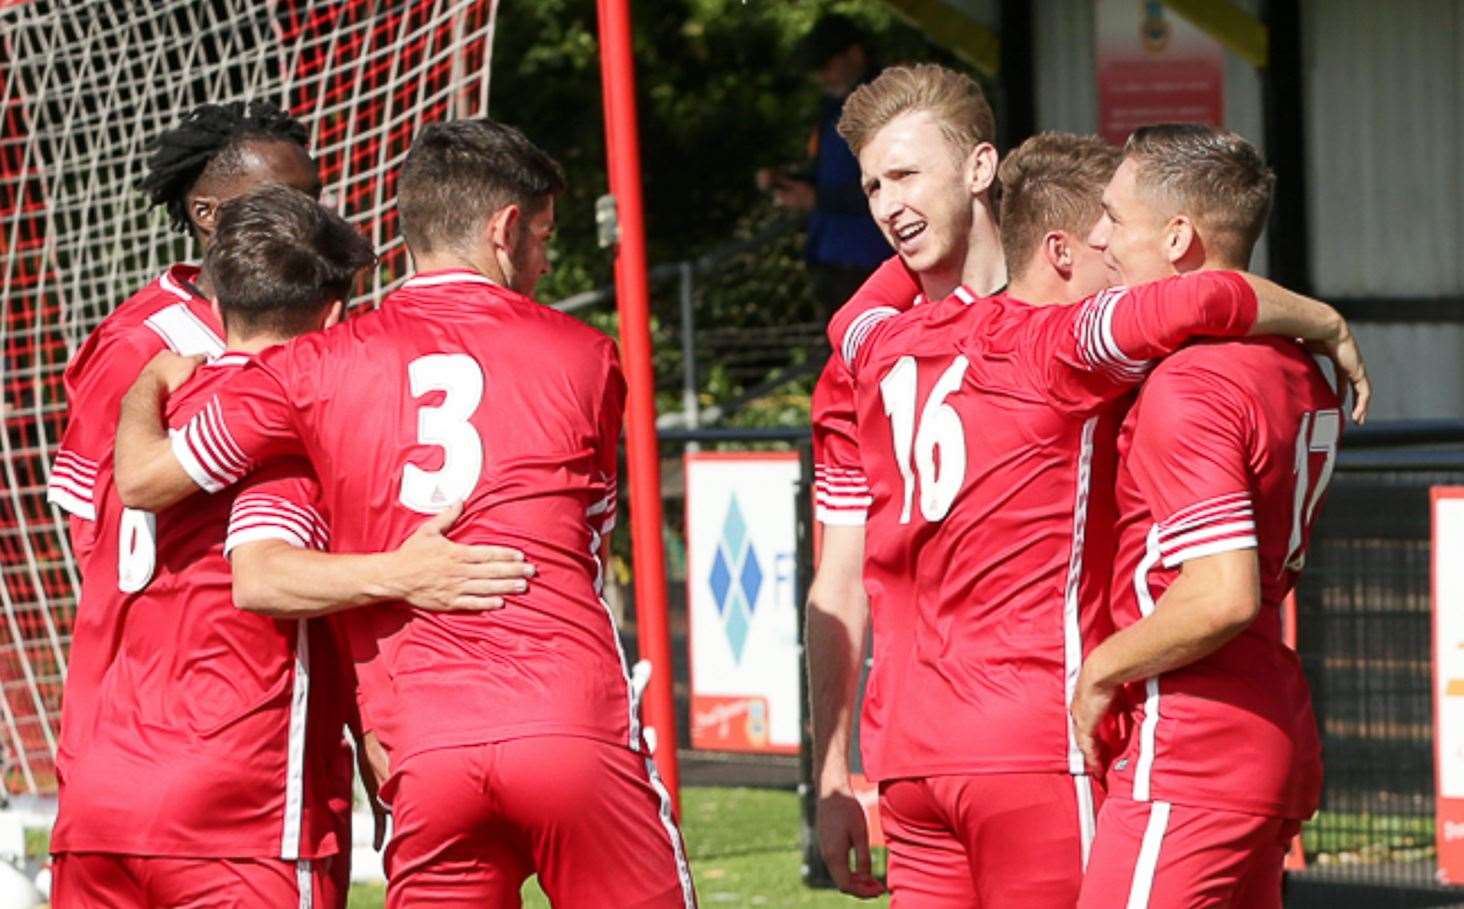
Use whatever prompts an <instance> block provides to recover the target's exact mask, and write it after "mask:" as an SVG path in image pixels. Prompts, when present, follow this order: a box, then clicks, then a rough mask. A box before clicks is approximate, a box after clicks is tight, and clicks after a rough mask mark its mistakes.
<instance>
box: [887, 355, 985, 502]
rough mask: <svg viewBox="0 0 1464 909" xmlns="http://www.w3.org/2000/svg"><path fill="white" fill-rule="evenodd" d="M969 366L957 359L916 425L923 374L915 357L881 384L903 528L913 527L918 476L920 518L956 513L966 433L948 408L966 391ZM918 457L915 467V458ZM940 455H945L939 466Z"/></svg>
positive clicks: (933, 391)
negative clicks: (956, 395) (950, 400)
mask: <svg viewBox="0 0 1464 909" xmlns="http://www.w3.org/2000/svg"><path fill="white" fill-rule="evenodd" d="M967 365H969V361H968V360H967V359H966V358H965V357H956V358H955V360H953V361H952V362H951V365H950V366H948V367H946V370H945V372H943V373H941V374H940V378H939V379H937V380H936V382H935V387H934V388H932V389H931V390H930V397H928V398H926V399H925V406H924V407H923V408H922V409H921V411H920V421H919V423H918V424H917V423H916V421H915V408H916V405H917V403H918V402H917V401H916V399H915V398H916V394H917V392H918V390H919V388H918V384H919V378H920V375H919V369H918V367H917V366H916V364H915V358H914V357H901V358H900V359H899V360H897V361H895V365H894V366H893V367H892V368H891V369H890V371H889V372H887V373H885V377H884V378H883V379H881V380H880V383H879V393H880V397H881V398H883V399H884V407H885V414H886V415H888V416H889V418H890V431H891V434H892V435H893V437H894V443H895V464H896V466H898V467H899V468H900V477H901V479H902V480H903V481H904V488H905V495H904V505H903V507H901V509H900V523H901V524H908V523H910V512H911V508H912V505H913V503H914V499H915V476H916V474H919V476H920V514H922V515H923V516H924V517H925V520H927V521H939V520H941V519H942V518H944V517H945V516H946V514H947V513H948V512H949V511H950V510H951V505H952V504H953V503H954V502H955V501H956V494H957V493H959V492H960V491H961V484H962V483H963V482H964V481H965V479H966V429H965V427H964V426H962V425H961V415H960V414H958V413H956V409H955V408H954V407H952V406H951V405H949V404H947V403H946V398H948V397H950V396H951V395H952V394H954V393H955V392H956V391H957V390H958V389H960V387H961V380H962V379H963V378H965V375H966V367H967ZM912 450H913V453H914V455H915V464H914V467H913V468H912V467H911V464H910V455H911V453H912ZM936 451H939V452H940V459H939V461H937V460H936Z"/></svg>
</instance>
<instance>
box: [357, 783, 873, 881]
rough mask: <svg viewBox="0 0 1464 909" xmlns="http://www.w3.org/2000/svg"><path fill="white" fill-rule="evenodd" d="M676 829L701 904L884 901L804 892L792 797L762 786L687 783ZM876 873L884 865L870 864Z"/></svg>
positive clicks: (795, 812) (797, 831) (797, 828)
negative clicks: (679, 827)
mask: <svg viewBox="0 0 1464 909" xmlns="http://www.w3.org/2000/svg"><path fill="white" fill-rule="evenodd" d="M681 808H682V814H683V816H684V823H683V824H682V830H683V832H684V834H685V835H686V844H687V851H688V853H689V857H690V859H691V871H692V874H693V876H694V877H695V878H696V890H697V896H698V897H699V898H700V902H701V905H702V906H703V907H704V909H717V907H724V906H725V907H728V909H736V907H742V906H768V907H776V909H781V907H784V906H814V907H836V906H838V907H845V909H849V907H853V906H856V905H858V906H887V905H889V903H888V900H885V899H881V900H872V901H869V902H858V901H856V900H854V899H853V898H852V897H847V896H844V895H843V894H840V893H837V892H835V891H831V890H810V889H809V888H807V887H805V886H804V885H803V879H802V873H801V871H800V863H801V855H802V851H801V849H800V848H799V844H798V833H799V823H798V797H797V796H796V795H794V794H793V793H791V792H777V791H769V790H764V789H720V788H718V789H711V788H687V789H684V790H682V793H681ZM876 870H880V871H882V870H883V869H882V868H880V869H876ZM384 899H385V890H384V888H382V887H368V886H357V887H353V888H352V889H351V901H350V905H351V907H352V909H377V907H380V906H382V905H383V900H384ZM524 905H525V906H526V907H535V909H538V907H544V906H548V905H549V901H548V900H547V899H545V898H544V895H543V893H542V892H541V891H540V890H539V887H538V884H537V883H536V882H535V881H533V880H530V881H529V883H528V884H527V885H526V886H525V887H524Z"/></svg>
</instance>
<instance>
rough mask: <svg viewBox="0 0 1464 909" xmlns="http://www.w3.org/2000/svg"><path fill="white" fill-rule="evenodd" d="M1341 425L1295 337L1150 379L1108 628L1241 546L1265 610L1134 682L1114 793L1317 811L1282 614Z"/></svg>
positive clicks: (1213, 346) (1121, 498)
mask: <svg viewBox="0 0 1464 909" xmlns="http://www.w3.org/2000/svg"><path fill="white" fill-rule="evenodd" d="M1341 427H1342V414H1341V411H1340V409H1339V402H1338V400H1337V396H1336V394H1335V393H1334V392H1333V391H1332V388H1331V386H1330V385H1328V384H1327V381H1326V379H1325V378H1324V377H1323V375H1322V373H1321V370H1320V369H1318V367H1317V365H1316V363H1315V362H1314V361H1313V360H1312V358H1311V357H1310V356H1309V355H1307V353H1306V352H1305V351H1304V350H1303V349H1302V348H1301V346H1300V345H1299V344H1297V343H1296V342H1294V341H1289V340H1285V339H1275V338H1252V339H1248V340H1246V341H1228V342H1206V343H1201V344H1195V345H1193V346H1191V347H1188V348H1186V349H1185V350H1182V351H1180V352H1179V353H1177V354H1175V355H1174V356H1172V357H1170V358H1168V359H1166V360H1165V361H1164V362H1163V363H1162V364H1160V365H1159V367H1158V368H1157V369H1156V370H1155V371H1154V374H1153V375H1152V376H1151V377H1150V378H1149V379H1148V381H1147V382H1145V384H1144V387H1143V390H1142V391H1141V392H1140V393H1139V397H1138V401H1137V403H1136V404H1135V405H1134V407H1133V410H1132V411H1131V412H1130V413H1129V415H1128V417H1127V419H1126V420H1125V421H1124V424H1123V429H1122V432H1121V435H1120V437H1119V452H1120V456H1121V459H1122V461H1121V466H1120V469H1119V475H1118V486H1117V495H1118V505H1119V511H1120V517H1119V549H1118V559H1117V562H1116V563H1115V566H1114V576H1113V595H1112V599H1111V603H1112V608H1113V614H1114V621H1115V623H1116V625H1117V626H1118V627H1120V628H1123V627H1127V626H1129V625H1132V624H1133V623H1135V622H1137V621H1138V620H1139V619H1140V617H1141V616H1145V615H1148V614H1149V613H1151V612H1153V610H1154V609H1155V605H1156V603H1157V602H1158V601H1159V599H1160V597H1161V596H1162V595H1163V594H1164V591H1165V590H1167V589H1168V588H1169V586H1170V584H1172V583H1173V582H1174V580H1175V579H1176V578H1177V577H1178V576H1179V571H1180V568H1181V566H1182V565H1183V564H1184V563H1185V562H1186V561H1188V560H1189V559H1193V558H1199V557H1202V556H1206V555H1212V554H1216V553H1220V552H1225V551H1229V550H1237V549H1254V550H1255V551H1256V556H1257V559H1258V561H1259V566H1260V580H1261V610H1260V614H1259V615H1257V616H1256V618H1255V620H1254V621H1253V622H1252V623H1251V624H1250V626H1249V627H1248V628H1246V629H1245V630H1244V631H1242V632H1241V633H1240V635H1238V636H1237V637H1235V638H1233V639H1232V640H1231V641H1229V642H1228V643H1226V644H1225V645H1224V646H1223V647H1221V648H1220V649H1219V650H1217V651H1215V652H1214V653H1212V654H1210V655H1209V656H1207V657H1205V658H1204V659H1202V660H1199V661H1197V662H1195V663H1192V664H1190V665H1188V666H1185V667H1183V668H1181V669H1177V670H1174V671H1172V672H1166V673H1163V674H1162V675H1160V676H1158V677H1157V678H1152V679H1148V680H1146V681H1144V682H1139V683H1136V684H1134V685H1132V686H1130V691H1129V692H1127V694H1128V700H1129V702H1130V704H1131V709H1130V711H1129V716H1130V719H1131V720H1132V728H1131V737H1130V740H1129V743H1128V748H1127V750H1126V751H1124V753H1122V754H1121V755H1120V756H1119V758H1118V760H1116V761H1115V762H1114V763H1113V765H1112V767H1111V769H1110V772H1109V785H1110V789H1111V791H1112V792H1114V793H1116V794H1121V795H1124V796H1127V797H1131V798H1133V799H1135V800H1137V801H1148V800H1151V799H1159V800H1163V801H1170V802H1175V803H1178V804H1183V805H1192V806H1196V807H1203V808H1220V809H1224V810H1227V811H1242V812H1246V813H1250V814H1264V815H1270V816H1273V817H1287V818H1296V819H1304V818H1307V817H1310V816H1311V814H1312V812H1313V811H1315V810H1316V807H1317V800H1318V798H1319V796H1320V790H1321V779H1322V776H1321V750H1320V746H1319V743H1318V739H1317V725H1316V719H1315V717H1314V715H1313V713H1312V705H1311V695H1310V692H1309V691H1308V688H1307V684H1306V678H1305V677H1304V676H1303V674H1302V670H1301V663H1300V661H1299V660H1298V659H1297V656H1296V653H1295V652H1294V651H1293V650H1292V649H1291V648H1289V647H1287V646H1285V644H1284V643H1283V642H1282V629H1281V621H1282V617H1281V606H1282V601H1283V600H1284V599H1285V597H1286V595H1287V594H1288V593H1289V592H1290V591H1291V589H1292V587H1293V585H1294V584H1295V582H1296V578H1297V575H1298V572H1299V571H1300V570H1301V567H1302V564H1303V562H1304V559H1305V555H1306V547H1307V543H1308V541H1309V540H1310V536H1311V528H1312V525H1313V522H1314V521H1315V520H1316V517H1317V514H1318V510H1319V506H1320V504H1321V499H1322V497H1323V494H1324V493H1325V491H1326V487H1327V481H1328V479H1329V478H1330V476H1331V473H1332V466H1333V464H1334V463H1335V459H1336V453H1337V441H1338V437H1339V436H1340V432H1341Z"/></svg>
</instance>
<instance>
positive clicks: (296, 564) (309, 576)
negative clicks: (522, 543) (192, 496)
mask: <svg viewBox="0 0 1464 909" xmlns="http://www.w3.org/2000/svg"><path fill="white" fill-rule="evenodd" d="M250 498H251V497H249V496H240V497H239V499H238V500H237V502H236V508H235V515H236V517H235V520H234V521H232V522H231V523H234V524H237V523H238V522H239V518H238V515H239V513H240V512H239V508H240V506H241V504H242V507H243V508H245V509H251V508H252V509H255V512H254V514H255V520H256V521H259V520H260V510H262V509H263V508H266V507H268V506H267V505H265V504H263V503H260V502H259V501H257V497H256V500H255V501H253V502H251V501H250ZM461 514H462V504H461V503H458V504H456V505H454V506H452V507H451V508H449V509H447V510H446V511H443V512H441V513H440V514H437V515H434V516H433V517H431V518H428V519H427V520H426V521H424V522H423V523H422V524H421V526H420V527H418V528H417V530H416V531H415V532H414V533H413V534H412V535H411V536H410V537H408V538H407V540H406V542H404V543H402V545H401V546H400V547H398V548H397V549H396V550H394V551H392V552H383V553H372V554H365V555H355V554H347V553H330V552H321V551H318V550H316V549H312V548H309V547H307V546H305V545H302V543H301V542H300V541H298V540H295V539H290V538H289V534H290V530H289V529H288V528H284V527H282V528H280V530H279V532H278V533H273V534H270V533H269V528H268V527H267V526H265V525H263V524H262V523H256V524H255V525H254V526H253V528H252V529H254V530H255V531H256V532H259V531H262V532H263V533H264V534H268V535H256V536H255V537H254V538H252V539H249V540H248V541H247V542H238V543H235V542H234V541H233V540H231V544H232V545H229V546H227V547H226V548H227V550H228V555H229V560H230V563H231V564H232V567H233V576H234V605H235V606H237V607H238V608H240V609H243V610H245V611H246V612H254V613H259V614H260V615H269V616H276V617H279V618H307V617H310V616H317V615H325V614H327V613H331V612H338V611H340V610H342V609H350V608H353V607H356V606H367V605H371V604H373V603H383V602H398V601H401V602H406V603H409V604H411V605H412V606H415V607H417V608H419V609H427V610H431V611H434V612H450V611H458V610H489V609H501V608H502V607H503V605H504V600H503V598H504V597H505V596H508V595H511V594H517V593H523V592H524V591H525V590H527V589H528V580H527V579H528V578H530V577H532V576H533V574H534V567H533V566H532V565H530V564H528V563H526V562H525V561H524V555H523V553H522V552H519V551H518V550H516V549H509V548H507V547H502V546H466V545H463V544H460V543H454V542H453V541H452V540H450V539H448V538H447V537H446V536H445V534H446V532H447V530H448V529H449V528H450V527H451V526H452V524H453V522H454V521H456V520H457V519H458V517H459V516H460V515H461ZM235 536H236V534H235V533H233V532H231V537H235Z"/></svg>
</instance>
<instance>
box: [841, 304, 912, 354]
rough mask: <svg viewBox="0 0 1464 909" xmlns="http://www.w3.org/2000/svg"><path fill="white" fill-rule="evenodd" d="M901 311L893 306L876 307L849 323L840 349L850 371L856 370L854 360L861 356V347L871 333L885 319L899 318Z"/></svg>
mask: <svg viewBox="0 0 1464 909" xmlns="http://www.w3.org/2000/svg"><path fill="white" fill-rule="evenodd" d="M899 314H900V311H899V310H898V309H895V308H894V307H893V306H876V307H875V308H873V309H870V310H868V311H866V312H862V313H860V314H859V316H858V318H856V319H855V320H854V321H853V322H850V323H849V327H848V329H846V330H845V331H844V340H843V343H842V344H841V345H840V347H839V353H840V354H841V355H842V356H843V358H844V365H846V366H848V367H849V368H850V369H853V368H854V359H855V358H856V357H858V356H859V347H860V345H862V344H863V343H864V340H865V339H866V338H868V337H869V334H870V332H872V331H874V329H875V327H876V326H878V325H879V323H881V322H883V321H884V320H885V319H889V318H892V317H894V316H898V315H899Z"/></svg>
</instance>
